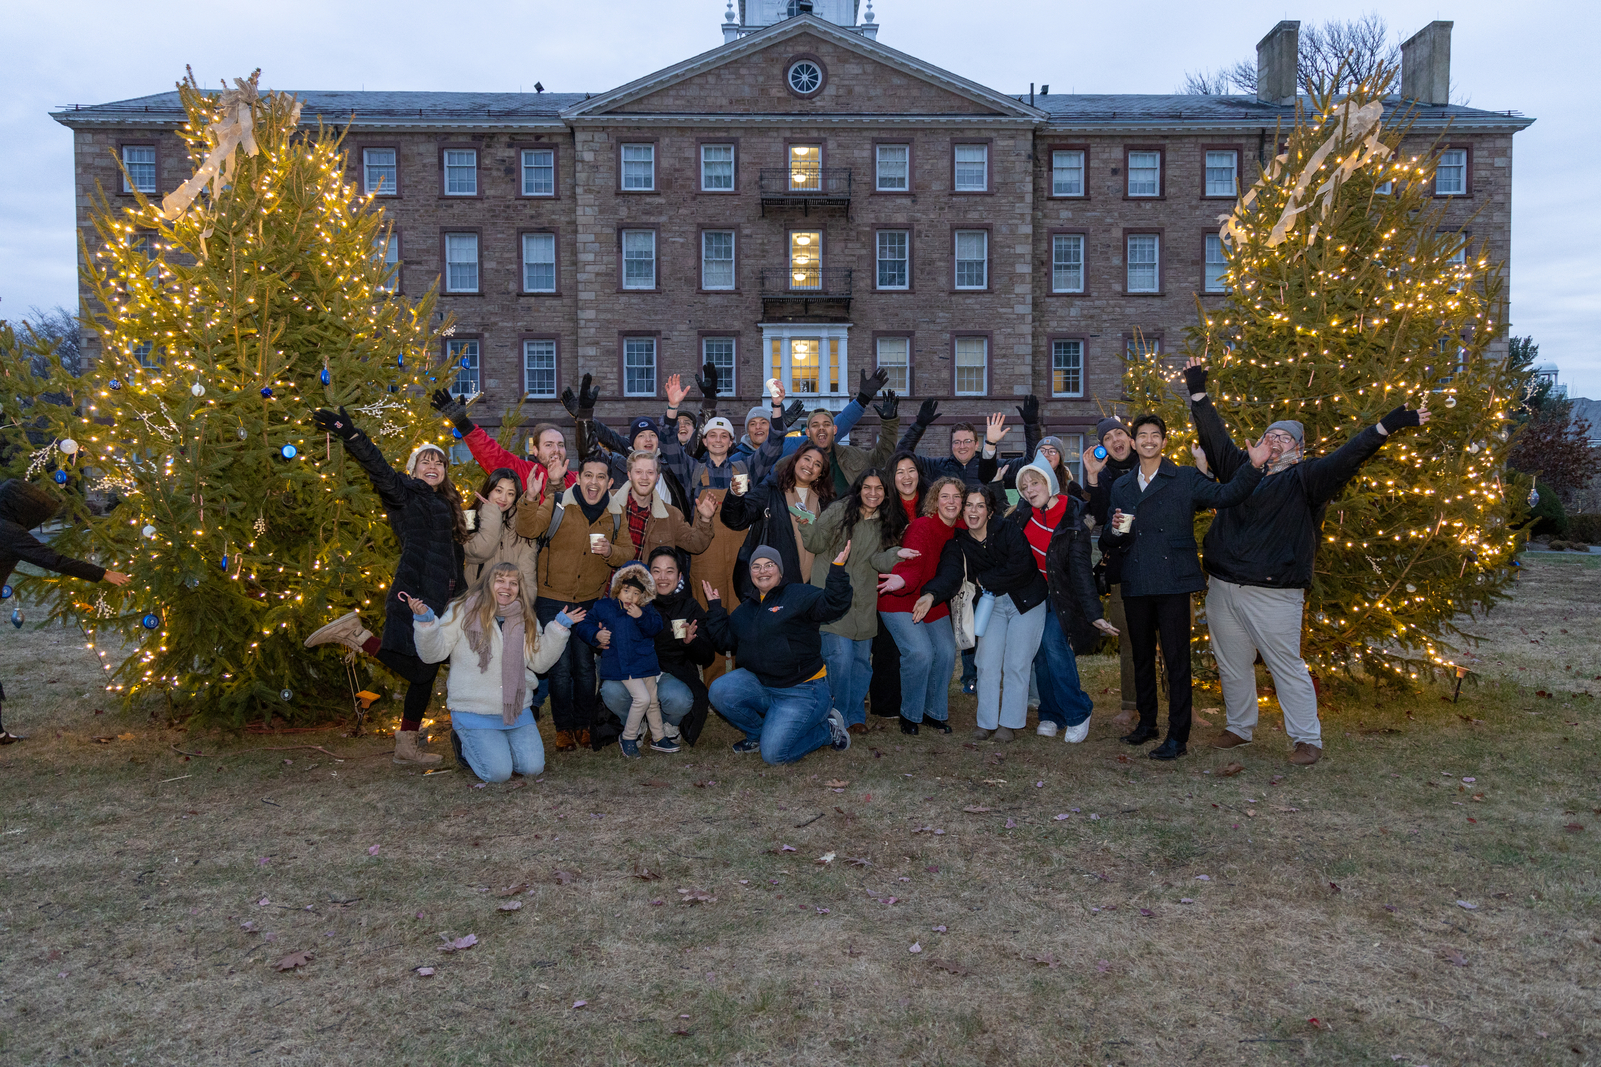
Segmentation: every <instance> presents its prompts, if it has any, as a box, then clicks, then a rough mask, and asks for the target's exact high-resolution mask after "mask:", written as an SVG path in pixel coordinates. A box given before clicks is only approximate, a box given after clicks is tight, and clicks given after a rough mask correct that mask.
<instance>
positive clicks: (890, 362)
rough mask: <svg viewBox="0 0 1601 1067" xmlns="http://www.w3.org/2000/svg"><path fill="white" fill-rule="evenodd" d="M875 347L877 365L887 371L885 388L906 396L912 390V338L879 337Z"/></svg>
mask: <svg viewBox="0 0 1601 1067" xmlns="http://www.w3.org/2000/svg"><path fill="white" fill-rule="evenodd" d="M877 347H878V366H879V367H880V368H881V369H883V370H886V371H888V372H889V381H888V382H887V383H885V386H886V388H889V389H893V390H895V391H896V392H897V393H899V394H901V395H902V396H906V395H907V394H908V393H910V392H911V391H912V339H911V338H910V337H880V338H879V339H878V345H877Z"/></svg>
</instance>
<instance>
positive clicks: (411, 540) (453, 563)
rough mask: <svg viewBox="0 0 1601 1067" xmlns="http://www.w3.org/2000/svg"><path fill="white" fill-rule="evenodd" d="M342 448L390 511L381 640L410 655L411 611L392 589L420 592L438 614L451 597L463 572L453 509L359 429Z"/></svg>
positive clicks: (460, 587)
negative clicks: (390, 573) (390, 564)
mask: <svg viewBox="0 0 1601 1067" xmlns="http://www.w3.org/2000/svg"><path fill="white" fill-rule="evenodd" d="M345 450H346V451H348V452H349V453H350V458H351V459H354V460H355V461H356V462H357V463H359V464H361V467H362V469H363V470H365V471H366V472H367V477H369V478H371V479H372V487H373V488H374V489H376V490H377V491H378V499H379V500H380V501H382V502H383V505H384V510H385V511H386V512H388V513H389V528H390V529H392V530H394V531H395V537H396V538H397V539H398V540H399V541H400V559H399V560H397V561H396V562H395V578H394V581H392V582H390V583H389V589H388V591H387V592H386V593H385V594H384V633H383V640H382V642H381V646H382V647H383V648H387V649H390V650H392V651H395V652H403V653H405V654H406V655H408V656H415V655H416V654H417V646H416V644H415V641H414V639H413V636H412V635H413V633H414V632H415V628H414V627H413V626H412V617H413V616H412V611H411V608H409V607H407V606H406V605H405V604H404V603H403V602H402V601H401V600H400V598H399V597H397V596H396V595H395V594H396V593H406V594H408V595H410V596H420V597H422V599H423V603H425V604H427V605H428V606H429V607H431V608H433V609H434V614H436V615H443V614H444V613H445V605H446V604H448V603H449V602H450V599H451V597H454V596H456V595H458V594H459V593H461V592H462V591H463V590H464V589H465V588H466V582H465V580H464V578H463V576H462V564H463V562H464V558H465V557H464V555H463V551H462V545H461V542H460V541H458V540H456V515H455V511H454V510H453V509H452V508H451V506H450V503H449V502H448V501H447V500H446V499H445V498H444V497H442V496H440V495H439V494H438V493H436V492H435V491H434V489H433V487H432V486H431V485H429V484H428V483H427V482H425V481H423V480H422V479H421V478H413V477H411V476H410V475H409V474H402V473H401V472H400V471H397V470H395V468H393V467H391V466H390V465H389V464H388V463H386V462H384V457H383V453H381V452H379V451H378V446H377V445H375V444H373V443H372V439H371V438H370V437H368V436H367V435H366V434H365V433H363V432H361V431H360V430H357V431H356V435H355V436H354V437H352V438H350V439H349V440H348V441H346V442H345Z"/></svg>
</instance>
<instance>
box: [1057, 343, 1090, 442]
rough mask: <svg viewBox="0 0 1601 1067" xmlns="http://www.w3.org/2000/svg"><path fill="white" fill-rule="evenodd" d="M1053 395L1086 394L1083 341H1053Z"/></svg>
mask: <svg viewBox="0 0 1601 1067" xmlns="http://www.w3.org/2000/svg"><path fill="white" fill-rule="evenodd" d="M1051 395H1052V396H1083V395H1084V342H1083V341H1078V340H1062V341H1052V342H1051ZM1064 458H1065V457H1064Z"/></svg>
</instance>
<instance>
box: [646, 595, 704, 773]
mask: <svg viewBox="0 0 1601 1067" xmlns="http://www.w3.org/2000/svg"><path fill="white" fill-rule="evenodd" d="M651 606H652V607H654V608H655V609H656V610H657V611H659V612H661V616H662V621H663V623H665V625H663V626H662V628H661V632H660V633H658V634H657V635H656V662H657V663H659V664H661V668H662V670H663V671H664V672H665V673H667V674H670V675H672V676H673V677H674V678H677V679H678V680H679V681H680V682H683V683H684V685H685V686H687V687H688V689H689V692H690V695H691V696H692V697H693V698H694V703H693V704H691V705H690V707H689V714H688V715H686V716H684V721H683V722H681V723H679V724H678V729H679V731H680V732H681V733H682V734H683V737H684V740H686V741H688V742H689V743H690V744H692V745H693V744H694V743H695V742H696V741H699V740H700V731H701V729H702V727H704V726H705V725H706V712H707V710H708V709H709V708H710V707H711V701H710V700H709V699H708V695H707V691H706V683H705V682H703V681H701V680H700V671H701V668H702V667H710V666H711V665H712V660H714V659H716V658H717V649H716V648H714V647H712V639H711V636H710V634H709V633H708V632H707V626H706V611H705V609H704V608H702V607H701V606H700V604H698V603H697V602H696V601H695V598H694V597H692V596H690V595H689V579H687V578H680V579H679V581H678V588H677V589H675V590H673V591H672V592H671V593H665V594H663V593H657V594H656V599H655V600H653V601H651ZM678 619H682V620H684V621H685V622H693V623H697V624H698V625H697V627H696V630H695V639H694V640H693V641H691V642H689V643H688V644H687V645H686V644H685V643H684V641H683V639H682V638H679V637H674V636H673V623H674V622H675V621H676V620H678Z"/></svg>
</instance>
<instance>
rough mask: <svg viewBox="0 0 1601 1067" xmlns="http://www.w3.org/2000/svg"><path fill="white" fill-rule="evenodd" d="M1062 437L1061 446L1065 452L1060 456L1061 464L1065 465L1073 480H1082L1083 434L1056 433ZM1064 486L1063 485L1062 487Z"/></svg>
mask: <svg viewBox="0 0 1601 1067" xmlns="http://www.w3.org/2000/svg"><path fill="white" fill-rule="evenodd" d="M1057 436H1058V437H1060V438H1061V439H1062V447H1063V448H1065V449H1066V450H1067V453H1066V454H1065V455H1064V456H1062V466H1064V467H1066V468H1067V470H1068V474H1069V476H1070V477H1071V478H1072V479H1073V480H1074V481H1075V482H1082V481H1083V480H1084V470H1083V467H1084V435H1083V434H1081V433H1063V434H1057ZM1063 488H1064V489H1065V488H1066V487H1065V486H1064V487H1063Z"/></svg>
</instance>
